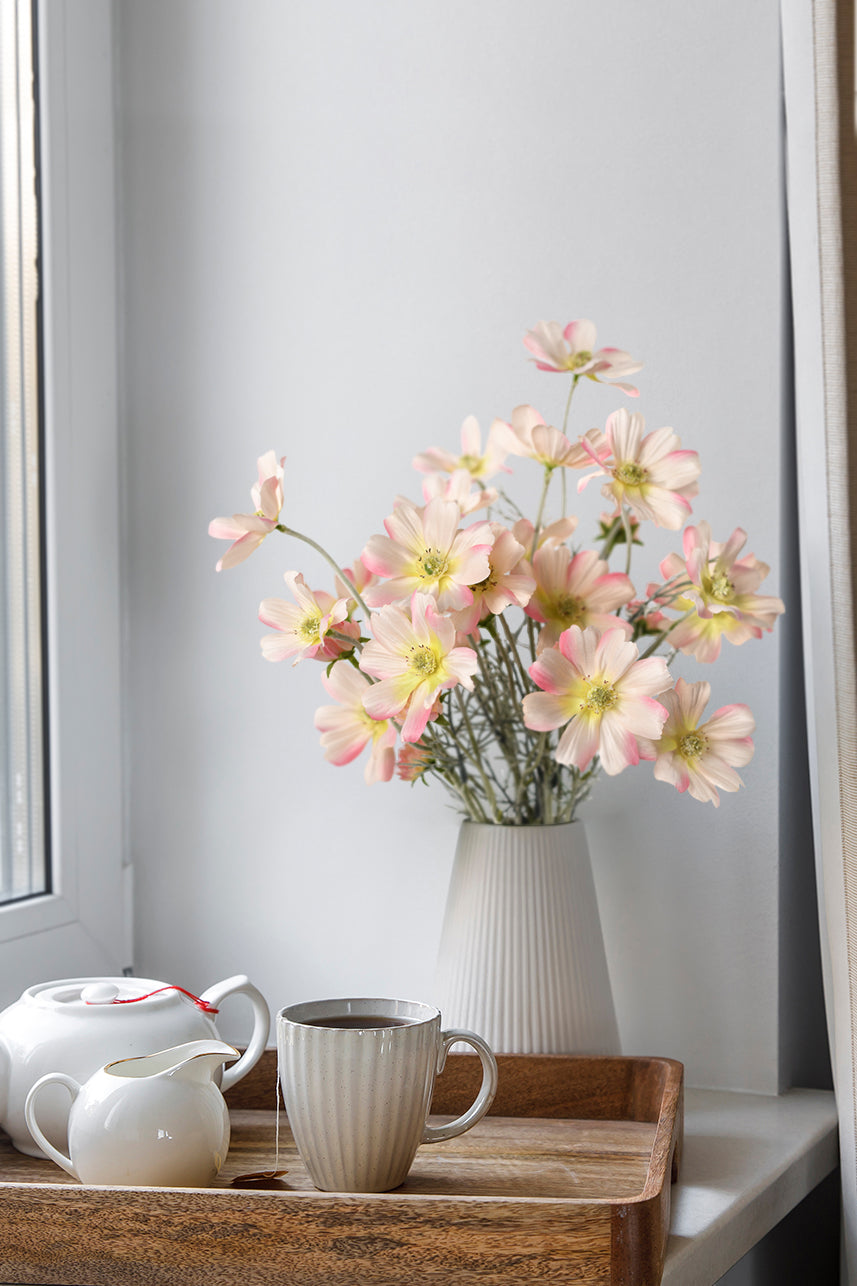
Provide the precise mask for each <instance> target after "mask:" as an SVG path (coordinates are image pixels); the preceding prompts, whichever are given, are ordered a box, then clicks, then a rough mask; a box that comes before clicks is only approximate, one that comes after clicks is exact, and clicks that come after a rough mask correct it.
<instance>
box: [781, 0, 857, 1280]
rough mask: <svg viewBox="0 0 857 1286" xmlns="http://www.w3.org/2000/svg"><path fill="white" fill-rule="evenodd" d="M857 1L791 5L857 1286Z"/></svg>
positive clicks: (794, 233) (827, 882) (837, 1001)
mask: <svg viewBox="0 0 857 1286" xmlns="http://www.w3.org/2000/svg"><path fill="white" fill-rule="evenodd" d="M853 6H854V0H782V5H781V13H782V32H783V68H784V88H785V106H786V162H787V206H788V221H789V247H790V256H791V270H792V302H793V314H794V338H795V363H794V365H795V410H796V425H797V460H798V492H799V530H800V548H801V590H802V598H803V622H804V646H805V657H806V687H807V711H808V728H809V743H810V763H811V775H812V791H813V830H814V840H815V853H816V869H817V877H818V891H819V908H820V920H821V937H822V949H823V968H824V984H825V1004H826V1008H827V1021H828V1029H829V1034H830V1045H831V1058H832V1062H833V1076H834V1085H835V1090H836V1101H837V1107H838V1113H839V1137H840V1148H841V1162H842V1197H843V1228H844V1235H843V1277H842V1280H843V1282H847V1283H849V1284H850V1286H857V1097H856V1096H855V1094H856V1093H857V671H855V637H854V636H855V621H854V602H855V595H854V575H855V569H856V568H857V558H855V553H857V550H856V549H855V541H854V535H853V532H852V528H853V526H854V523H853V519H852V507H853V508H854V512H855V513H857V487H855V481H857V469H855V465H854V463H853V461H852V459H851V458H850V457H851V456H853V455H857V434H855V441H854V442H853V443H849V392H850V393H851V399H850V400H851V405H852V408H854V409H853V410H852V415H853V414H857V405H855V403H854V385H853V376H851V368H852V367H853V365H854V363H853V354H851V353H850V348H852V347H853V345H854V340H855V334H854V321H855V318H854V315H853V313H852V310H851V308H850V307H849V302H850V299H851V298H852V280H853V278H852V273H851V265H852V257H851V256H852V254H853V252H854V251H853V247H854V242H855V235H854V233H855V218H854V209H853V199H854V196H855V194H854V193H853V192H852V190H851V168H852V160H853V156H854V83H853V82H854V74H853V67H854V46H853V41H854V9H853ZM849 356H851V361H850V362H849ZM849 385H850V386H851V387H850V388H849ZM849 448H850V450H849Z"/></svg>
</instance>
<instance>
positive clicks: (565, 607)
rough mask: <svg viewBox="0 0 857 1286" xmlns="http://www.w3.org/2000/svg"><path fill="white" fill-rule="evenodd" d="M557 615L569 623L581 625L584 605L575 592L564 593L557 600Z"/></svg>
mask: <svg viewBox="0 0 857 1286" xmlns="http://www.w3.org/2000/svg"><path fill="white" fill-rule="evenodd" d="M556 615H557V618H558V619H559V620H560V621H565V622H566V623H567V624H568V625H580V624H581V622H582V621H583V617H584V606H583V603H582V602H581V601H580V599H579V598H575V597H574V595H573V594H563V595H562V596H561V597H560V598H558V599H557V600H556Z"/></svg>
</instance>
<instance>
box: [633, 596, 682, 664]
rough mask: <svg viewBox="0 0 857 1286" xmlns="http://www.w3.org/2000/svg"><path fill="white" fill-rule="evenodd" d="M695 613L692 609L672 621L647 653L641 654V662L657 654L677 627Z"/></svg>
mask: <svg viewBox="0 0 857 1286" xmlns="http://www.w3.org/2000/svg"><path fill="white" fill-rule="evenodd" d="M695 611H696V608H695V607H692V608H691V609H690V611H689V612H685V614H684V616H677V617H676V619H675V620H674V621H670V623H669V625H668V626H667V628H666V629H665V630H661V632H660V634H656V635H655V637H654V639H653V641H652V642H651V643H650V644H649V646H648V647H647V648H646V650H645V652H641V653H640V660H641V661H643V660H645V658H646V657H647V656H651V655H652V653H653V652H656V651H657V650H658V648H659V647H660V646H661V644H662V643H663V642H665V640H666V639H667V638H668V637H669V635H670V634H671V633H672V631H673V630H674V629H675V627H676V626H677V625H681V623H682V621H686V620H687V618H688V617H689V616H693V613H694V612H695ZM673 653H675V649H673Z"/></svg>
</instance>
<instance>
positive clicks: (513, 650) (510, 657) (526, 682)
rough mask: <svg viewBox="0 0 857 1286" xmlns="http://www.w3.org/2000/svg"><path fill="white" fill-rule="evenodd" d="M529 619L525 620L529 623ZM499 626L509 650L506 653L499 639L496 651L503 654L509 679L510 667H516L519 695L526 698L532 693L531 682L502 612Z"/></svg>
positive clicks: (515, 640)
mask: <svg viewBox="0 0 857 1286" xmlns="http://www.w3.org/2000/svg"><path fill="white" fill-rule="evenodd" d="M530 619H531V618H530V617H529V616H528V617H527V620H528V621H530ZM500 624H501V625H502V627H503V633H504V634H505V635H506V639H507V642H508V644H509V649H508V651H507V650H506V649H505V648H503V647H501V645H500V641H499V638H498V640H497V649H498V651H501V652H502V654H503V658H504V660H505V661H506V665H507V668H508V669H509V671H510V677H511V670H512V665H513V664H514V665H515V666H516V667H517V670H518V673H519V675H520V681H521V694H522V696H526V695H527V693H528V692H532V690H533V684H532V680H531V679H530V676H529V674H527V671H526V668H525V666H524V663H523V661H522V660H521V653H520V652H519V651H518V640H517V638H516V637H515V635H514V634H513V633H512V629H511V626H510V625H509V622H508V621H507V620H506V617H505V615H504V614H503V613H502V612H501V613H500Z"/></svg>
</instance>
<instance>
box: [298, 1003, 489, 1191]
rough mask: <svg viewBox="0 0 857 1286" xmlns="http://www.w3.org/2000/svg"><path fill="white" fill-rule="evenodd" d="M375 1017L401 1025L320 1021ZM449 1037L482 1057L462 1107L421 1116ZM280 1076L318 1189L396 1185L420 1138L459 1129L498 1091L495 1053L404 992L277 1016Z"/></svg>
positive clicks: (309, 1005)
mask: <svg viewBox="0 0 857 1286" xmlns="http://www.w3.org/2000/svg"><path fill="white" fill-rule="evenodd" d="M345 1015H348V1016H350V1017H351V1018H352V1019H354V1020H359V1018H360V1017H361V1016H365V1017H367V1018H368V1016H373V1017H378V1016H380V1017H382V1018H389V1019H393V1020H398V1021H399V1023H402V1022H403V1024H404V1025H397V1026H389V1027H379V1026H373V1027H366V1028H362V1027H355V1028H348V1029H346V1028H341V1027H325V1026H323V1025H320V1024H322V1023H323V1022H324V1020H325V1019H333V1018H337V1017H343V1016H345ZM456 1041H464V1042H466V1043H467V1044H469V1045H472V1047H473V1048H474V1049H475V1050H476V1052H477V1053H478V1054H479V1057H480V1058H481V1060H482V1085H481V1087H480V1090H479V1094H478V1095H477V1097H476V1101H475V1102H474V1104H473V1106H472V1107H471V1108H470V1109H469V1111H467V1112H465V1113H464V1115H463V1116H460V1117H457V1118H456V1120H454V1121H451V1122H450V1123H449V1124H448V1125H443V1126H440V1127H435V1126H430V1125H427V1124H426V1116H427V1114H428V1110H429V1104H430V1103H431V1095H432V1089H433V1087H434V1081H435V1076H436V1075H437V1074H439V1073H440V1072H441V1071H442V1070H443V1065H444V1063H445V1061H446V1055H447V1052H448V1051H449V1049H450V1047H451V1046H452V1045H454V1044H455V1043H456ZM277 1042H278V1048H279V1057H280V1079H281V1082H282V1087H283V1099H284V1101H285V1104H286V1111H287V1113H288V1117H289V1124H290V1126H291V1129H292V1133H293V1134H294V1137H295V1142H296V1143H297V1146H298V1150H299V1152H300V1154H301V1157H302V1158H303V1161H304V1164H305V1165H306V1167H307V1169H308V1170H309V1173H310V1177H311V1179H312V1181H313V1183H314V1184H315V1186H316V1187H317V1188H320V1189H322V1191H325V1192H387V1191H389V1189H391V1188H396V1187H398V1186H399V1184H400V1183H403V1182H404V1180H405V1178H406V1176H407V1173H408V1171H409V1170H410V1168H411V1163H412V1162H413V1159H414V1156H415V1154H416V1151H417V1148H418V1147H419V1145H420V1143H437V1142H439V1141H440V1140H442V1139H450V1138H453V1137H454V1136H455V1135H456V1134H463V1133H464V1131H465V1130H467V1129H469V1128H470V1127H471V1126H472V1125H475V1124H476V1122H477V1121H478V1120H480V1119H481V1117H483V1116H484V1115H485V1113H486V1112H487V1111H488V1108H489V1107H490V1105H491V1102H492V1100H493V1098H494V1094H495V1092H496V1089H497V1063H496V1061H495V1059H494V1055H493V1054H492V1053H491V1050H490V1049H489V1048H488V1046H487V1045H486V1043H485V1041H484V1040H482V1038H481V1036H477V1035H476V1034H475V1033H473V1032H469V1031H461V1030H451V1031H442V1030H441V1017H440V1011H439V1010H437V1009H435V1008H433V1007H432V1006H431V1005H424V1004H420V1003H418V1002H416V1001H410V1000H377V999H374V1000H373V999H346V1000H319V1001H310V1002H307V1003H304V1004H300V1005H292V1006H290V1007H289V1008H288V1009H283V1010H281V1011H280V1013H279V1014H278V1015H277Z"/></svg>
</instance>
